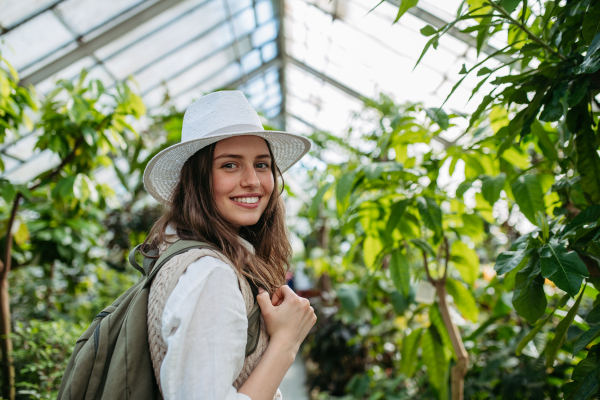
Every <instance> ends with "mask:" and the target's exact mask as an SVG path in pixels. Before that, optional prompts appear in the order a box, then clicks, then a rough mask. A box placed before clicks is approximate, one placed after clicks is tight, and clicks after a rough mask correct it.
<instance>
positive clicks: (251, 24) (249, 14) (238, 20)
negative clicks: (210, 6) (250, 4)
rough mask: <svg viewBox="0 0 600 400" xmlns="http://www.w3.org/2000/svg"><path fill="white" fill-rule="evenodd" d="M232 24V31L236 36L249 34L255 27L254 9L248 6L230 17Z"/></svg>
mask: <svg viewBox="0 0 600 400" xmlns="http://www.w3.org/2000/svg"><path fill="white" fill-rule="evenodd" d="M231 23H232V25H233V31H234V32H235V34H236V36H237V37H242V36H244V35H247V34H249V33H250V32H252V30H253V29H254V28H255V27H256V20H255V19H254V9H253V8H248V9H246V10H244V11H242V12H240V13H239V14H237V15H235V16H234V17H233V18H232V19H231Z"/></svg>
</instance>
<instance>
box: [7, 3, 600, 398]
mask: <svg viewBox="0 0 600 400" xmlns="http://www.w3.org/2000/svg"><path fill="white" fill-rule="evenodd" d="M416 3H417V1H416V0H415V1H406V2H402V3H401V6H400V8H399V14H398V15H397V19H396V20H398V19H399V18H401V17H402V14H403V13H404V12H405V11H406V9H407V8H408V7H410V6H412V5H415V4H416ZM598 15H600V2H598V1H593V0H582V1H575V0H574V1H569V2H566V3H565V2H554V1H552V2H550V1H547V2H532V3H531V4H529V3H527V2H522V1H509V0H504V1H499V2H486V1H469V2H465V3H464V4H463V5H462V6H461V8H460V9H459V10H458V11H457V14H456V21H454V22H452V23H450V24H448V25H447V26H446V27H443V28H441V29H435V28H433V27H430V26H429V27H426V28H424V29H423V30H422V33H423V34H424V35H425V36H428V37H430V40H429V42H428V44H427V46H426V48H425V49H424V53H425V52H426V51H434V50H435V48H436V47H437V43H438V41H439V37H440V36H441V35H444V34H445V33H447V31H448V30H449V29H450V28H452V27H455V26H461V29H462V30H463V32H467V33H473V34H474V35H475V37H476V40H477V46H478V48H477V49H478V51H479V50H480V49H481V47H482V46H483V44H484V43H485V42H486V40H487V39H488V38H489V37H490V36H492V35H504V36H506V37H507V38H508V45H507V47H506V48H504V49H502V50H501V52H502V54H504V55H505V56H506V57H505V58H504V59H503V60H504V61H503V62H502V63H501V64H500V65H499V66H498V67H497V68H495V69H490V68H487V67H485V66H482V65H474V66H469V67H467V66H466V65H465V66H463V70H462V71H461V74H463V75H465V76H466V75H469V74H476V75H477V76H480V77H481V82H482V83H483V82H486V81H490V82H492V84H494V85H495V87H496V89H494V91H493V92H491V93H486V96H485V97H484V99H483V102H482V103H481V104H480V105H479V107H478V108H477V110H476V111H475V113H473V114H472V115H462V114H459V113H455V112H452V111H451V110H445V109H444V107H443V105H440V107H439V108H425V107H424V106H423V105H421V104H418V103H416V104H413V103H407V104H397V103H396V102H395V101H394V99H392V98H390V97H388V96H387V95H385V94H381V95H380V97H379V98H377V99H364V109H363V110H362V111H361V112H359V113H357V114H356V115H355V117H354V119H353V120H352V121H351V123H350V125H349V127H348V134H347V135H346V136H345V137H337V136H334V135H331V134H329V133H327V132H315V133H314V134H313V135H312V137H311V139H312V140H313V142H314V144H315V146H314V147H313V149H312V151H311V156H312V157H314V158H315V159H317V160H324V159H327V156H326V152H328V151H335V152H336V153H337V154H339V155H341V158H342V159H343V161H342V162H337V163H332V162H329V163H327V164H316V165H317V167H315V168H313V169H310V170H307V171H306V179H304V180H303V181H301V182H298V183H297V185H298V187H299V188H297V189H296V192H295V191H294V190H292V189H290V187H288V188H287V191H286V194H287V197H288V202H289V203H290V204H300V206H299V207H300V209H299V212H298V215H297V218H295V219H294V220H293V221H292V222H291V225H290V227H291V229H292V231H293V232H294V234H295V235H296V236H298V237H299V238H300V239H301V240H302V242H303V245H304V248H305V251H304V254H303V255H302V256H300V255H299V256H297V258H296V259H295V260H294V261H295V263H297V262H301V263H303V264H304V265H306V268H307V270H308V271H309V272H310V273H311V274H312V276H313V278H314V280H315V282H317V287H316V289H318V290H316V291H312V292H310V293H306V295H309V296H312V297H311V300H312V303H313V304H314V305H315V308H316V309H317V312H318V315H319V321H318V325H317V327H316V329H315V330H314V332H313V333H312V334H311V335H310V336H309V338H308V339H307V342H306V345H305V346H304V349H303V351H304V355H305V358H306V365H307V369H308V371H309V378H310V380H309V385H310V388H311V390H312V391H311V395H312V396H313V397H314V398H315V399H317V398H318V399H330V398H344V399H364V398H368V399H383V398H385V399H405V398H406V399H407V398H417V399H430V398H439V399H446V398H450V396H451V391H450V387H451V378H450V376H451V374H452V372H451V371H452V370H453V369H456V367H457V366H460V363H461V351H460V350H461V349H460V347H457V346H456V345H455V344H454V342H453V340H452V339H453V336H452V329H451V327H450V326H449V325H448V323H447V322H445V321H446V320H445V319H444V317H445V316H446V315H450V316H451V318H452V320H453V321H454V323H455V324H456V326H457V328H458V333H459V334H460V336H459V338H460V339H461V340H460V341H461V343H462V344H463V346H464V350H466V354H467V356H468V360H467V364H466V365H467V367H468V370H467V371H466V376H465V377H464V381H465V384H464V385H465V388H464V396H465V398H469V399H471V398H473V399H479V398H497V399H509V398H511V399H512V398H523V399H538V398H539V399H547V398H551V399H558V398H576V399H586V398H592V397H593V398H596V397H597V396H598V394H597V391H598V379H599V371H600V363H599V360H598V354H599V353H598V352H599V351H600V347H599V346H598V345H597V343H598V339H597V337H598V334H600V324H599V322H600V311H599V310H600V308H596V306H597V304H598V300H597V299H598V297H597V295H598V290H597V288H596V285H597V284H598V280H597V279H598V278H599V277H600V269H599V262H600V247H598V246H599V245H600V242H598V240H599V237H600V225H598V221H599V220H600V205H599V202H600V158H599V157H598V152H597V149H598V147H599V143H600V130H599V128H598V102H597V99H596V96H597V94H598V92H599V90H600V78H599V75H598V70H599V69H600V50H599V48H600V33H599V31H600V26H599V25H598V24H597V21H599V20H600V18H597V17H598ZM465 21H467V22H468V24H467V27H465V24H464V23H462V22H465ZM461 23H462V24H461ZM487 58H489V57H487ZM487 58H485V57H482V60H483V61H482V64H483V62H484V61H485V60H486V59H487ZM3 62H4V64H3V67H2V68H1V69H0V88H2V90H1V91H0V94H1V96H0V124H1V125H2V127H3V128H4V129H6V130H4V131H1V132H4V133H3V134H0V142H3V141H4V139H5V136H4V135H5V134H6V132H8V131H11V132H13V133H15V132H16V134H18V133H19V132H22V130H23V129H27V128H29V129H31V128H32V127H33V126H36V127H39V128H41V129H42V130H43V132H44V134H43V135H42V136H41V138H40V140H39V142H38V144H37V146H38V147H39V148H40V149H46V148H48V149H51V150H52V151H54V152H55V153H57V155H58V156H59V157H60V159H61V160H63V161H65V160H66V162H64V163H61V166H60V168H58V169H54V170H52V171H49V172H48V173H45V174H42V175H41V176H40V177H38V179H36V180H34V182H32V183H31V184H30V185H13V184H12V183H10V182H7V181H2V182H1V185H2V186H1V190H2V200H0V213H1V215H0V221H1V222H0V228H1V229H2V232H4V234H5V233H6V231H7V222H8V221H9V219H10V212H11V208H12V205H13V204H14V202H15V199H17V201H19V200H18V198H19V197H22V198H23V199H22V200H20V202H19V203H18V204H20V205H19V212H18V214H17V218H16V220H15V221H16V222H15V223H14V225H13V227H12V233H13V237H14V244H13V251H12V271H11V272H10V274H9V275H8V279H9V287H10V304H11V308H12V318H13V331H14V332H13V334H12V340H13V344H14V349H15V351H14V353H13V356H14V366H15V373H16V388H17V398H22V399H30V398H54V397H55V396H56V393H57V390H58V386H59V384H60V375H61V371H62V370H64V366H65V365H66V361H67V360H68V355H69V352H70V348H71V346H72V345H73V343H74V341H75V339H76V338H77V337H78V335H79V333H80V332H81V331H82V330H83V328H84V326H85V325H86V324H87V323H89V321H91V319H92V318H93V316H94V315H95V314H96V313H97V312H98V310H100V309H101V308H103V306H104V305H106V304H107V303H110V302H111V301H112V300H113V299H114V298H116V297H117V296H118V295H119V294H120V293H121V292H123V291H124V290H125V288H127V287H128V286H129V285H131V284H132V283H133V280H134V279H135V278H136V274H137V272H135V271H134V270H133V269H130V268H127V267H125V265H126V263H125V255H126V254H127V252H128V250H129V249H130V248H131V247H132V246H133V245H135V244H136V243H139V242H141V241H143V239H144V236H145V233H146V232H147V231H148V230H149V228H150V226H151V224H152V223H153V221H154V220H155V219H156V218H157V216H158V215H159V213H160V209H158V208H157V206H156V205H155V204H154V203H152V202H149V201H148V199H147V196H146V195H145V193H144V191H143V187H142V183H141V173H142V172H143V169H144V167H145V165H146V163H147V162H148V161H149V160H150V158H151V157H152V156H153V155H154V154H156V153H157V152H158V151H160V150H161V149H163V148H165V147H166V146H168V145H170V144H172V143H175V142H177V141H178V140H179V135H180V129H181V121H182V117H183V115H182V113H180V112H178V111H177V110H175V109H172V110H171V112H170V113H168V114H167V115H164V116H158V117H154V118H153V120H152V121H151V123H150V124H149V125H148V126H149V128H148V129H146V130H144V131H140V132H138V131H137V130H136V129H135V128H134V126H136V125H135V123H134V121H135V119H136V118H140V117H141V116H142V115H143V114H144V112H145V109H144V106H143V104H142V103H141V101H140V99H139V97H138V96H137V95H136V94H135V90H133V89H132V88H131V86H132V85H131V83H130V82H125V83H123V84H122V85H121V86H119V90H118V91H117V92H116V94H115V93H113V94H111V95H110V96H109V95H108V94H107V93H105V90H104V88H103V87H102V86H101V83H99V82H98V81H93V80H88V79H86V76H85V72H84V73H82V75H81V77H80V79H79V81H77V82H76V83H71V82H66V81H60V82H58V83H57V85H56V91H55V92H53V93H52V94H51V95H49V96H47V97H46V98H44V99H41V98H39V97H38V96H37V95H36V94H35V93H32V91H31V90H30V89H28V88H24V87H21V86H19V85H18V77H17V76H16V73H15V72H14V71H12V70H11V68H10V66H9V65H8V63H6V62H5V61H4V60H3ZM417 68H418V66H417ZM461 82H462V80H461V81H459V83H458V85H460V83H461ZM458 85H457V86H458ZM480 87H481V85H479V86H477V87H476V89H475V91H477V90H479V88H480ZM7 88H8V89H7ZM107 97H109V98H110V100H107ZM30 111H32V112H33V113H31V112H30ZM28 115H35V116H36V118H35V119H32V118H29V117H28ZM454 126H467V128H466V129H465V131H464V133H463V134H462V135H461V136H460V137H459V138H458V139H457V140H456V141H454V142H452V143H449V142H447V141H445V140H443V139H441V138H440V137H439V135H440V133H442V132H444V131H445V130H447V129H449V128H451V127H454ZM57 132H65V134H62V135H57ZM144 149H146V150H148V149H149V150H150V151H144ZM71 154H72V155H71ZM117 158H119V159H120V160H124V163H119V164H117V163H115V162H114V160H115V159H117ZM0 167H1V166H0ZM100 168H107V169H113V170H114V171H115V175H116V176H117V178H118V179H119V182H120V184H121V185H122V186H123V187H124V188H125V189H126V192H127V193H128V195H127V196H126V198H125V201H123V202H121V203H118V202H115V201H114V199H115V193H114V192H113V190H112V189H111V187H109V186H108V185H105V184H102V183H99V182H97V181H96V180H95V174H94V172H95V171H97V170H98V169H100ZM299 190H302V191H303V192H305V193H307V194H308V195H309V198H311V201H305V200H302V199H303V198H304V197H305V196H302V195H301V193H299V192H298V191H299ZM3 240H4V244H6V237H5V238H4V239H3ZM3 247H4V246H3ZM3 261H4V262H6V259H4V260H3ZM432 284H433V285H432ZM440 290H442V292H440ZM436 292H437V296H436ZM440 293H442V295H441V296H440V295H439V294H440ZM442 299H444V301H442ZM446 301H448V304H445V303H446ZM3 373H4V372H3ZM452 381H453V379H452Z"/></svg>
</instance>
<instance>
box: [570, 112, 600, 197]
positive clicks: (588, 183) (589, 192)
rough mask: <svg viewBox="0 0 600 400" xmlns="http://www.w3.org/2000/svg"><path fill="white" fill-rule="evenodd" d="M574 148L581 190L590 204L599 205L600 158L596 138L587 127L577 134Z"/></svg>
mask: <svg viewBox="0 0 600 400" xmlns="http://www.w3.org/2000/svg"><path fill="white" fill-rule="evenodd" d="M586 107H587V106H586ZM575 146H576V148H577V171H578V172H579V174H580V175H581V181H580V184H581V188H582V189H583V193H584V194H585V195H586V197H587V198H588V199H589V200H590V201H591V202H592V203H594V204H598V203H600V156H598V152H597V151H596V149H597V148H598V145H597V143H596V136H595V135H594V132H593V131H592V130H591V129H590V127H589V126H587V127H584V128H583V131H580V132H578V133H577V137H576V139H575Z"/></svg>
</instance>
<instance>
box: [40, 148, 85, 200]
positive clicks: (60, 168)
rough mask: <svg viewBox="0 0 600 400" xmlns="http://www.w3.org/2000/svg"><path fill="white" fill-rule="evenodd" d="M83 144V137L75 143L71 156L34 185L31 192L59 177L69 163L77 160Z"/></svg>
mask: <svg viewBox="0 0 600 400" xmlns="http://www.w3.org/2000/svg"><path fill="white" fill-rule="evenodd" d="M82 143H83V136H81V137H80V138H79V139H77V141H76V142H75V146H74V147H73V150H72V151H71V153H69V155H68V156H66V157H65V158H64V159H63V160H62V161H61V163H60V164H59V165H58V166H57V167H56V168H54V169H53V170H52V171H51V172H49V173H48V176H47V177H46V178H44V179H40V181H39V182H38V183H36V184H35V185H33V186H32V187H30V188H29V190H34V189H37V188H38V187H40V186H41V185H42V183H44V181H48V180H51V179H52V178H54V177H55V176H56V175H58V174H59V173H60V171H61V170H62V169H63V168H64V167H65V166H66V165H67V164H68V163H70V162H71V161H73V158H75V153H76V152H77V149H78V148H79V146H81V144H82Z"/></svg>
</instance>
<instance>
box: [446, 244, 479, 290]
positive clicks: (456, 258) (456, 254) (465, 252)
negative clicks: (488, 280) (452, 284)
mask: <svg viewBox="0 0 600 400" xmlns="http://www.w3.org/2000/svg"><path fill="white" fill-rule="evenodd" d="M450 254H451V255H452V256H451V260H452V262H453V263H454V267H455V268H456V269H457V270H458V272H460V276H461V278H463V280H464V281H465V282H466V283H468V284H469V285H472V284H473V283H475V279H477V276H478V275H479V257H478V256H477V253H476V252H475V250H473V249H471V248H469V246H467V245H466V244H464V243H463V242H460V241H455V242H454V243H452V248H451V251H450Z"/></svg>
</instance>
